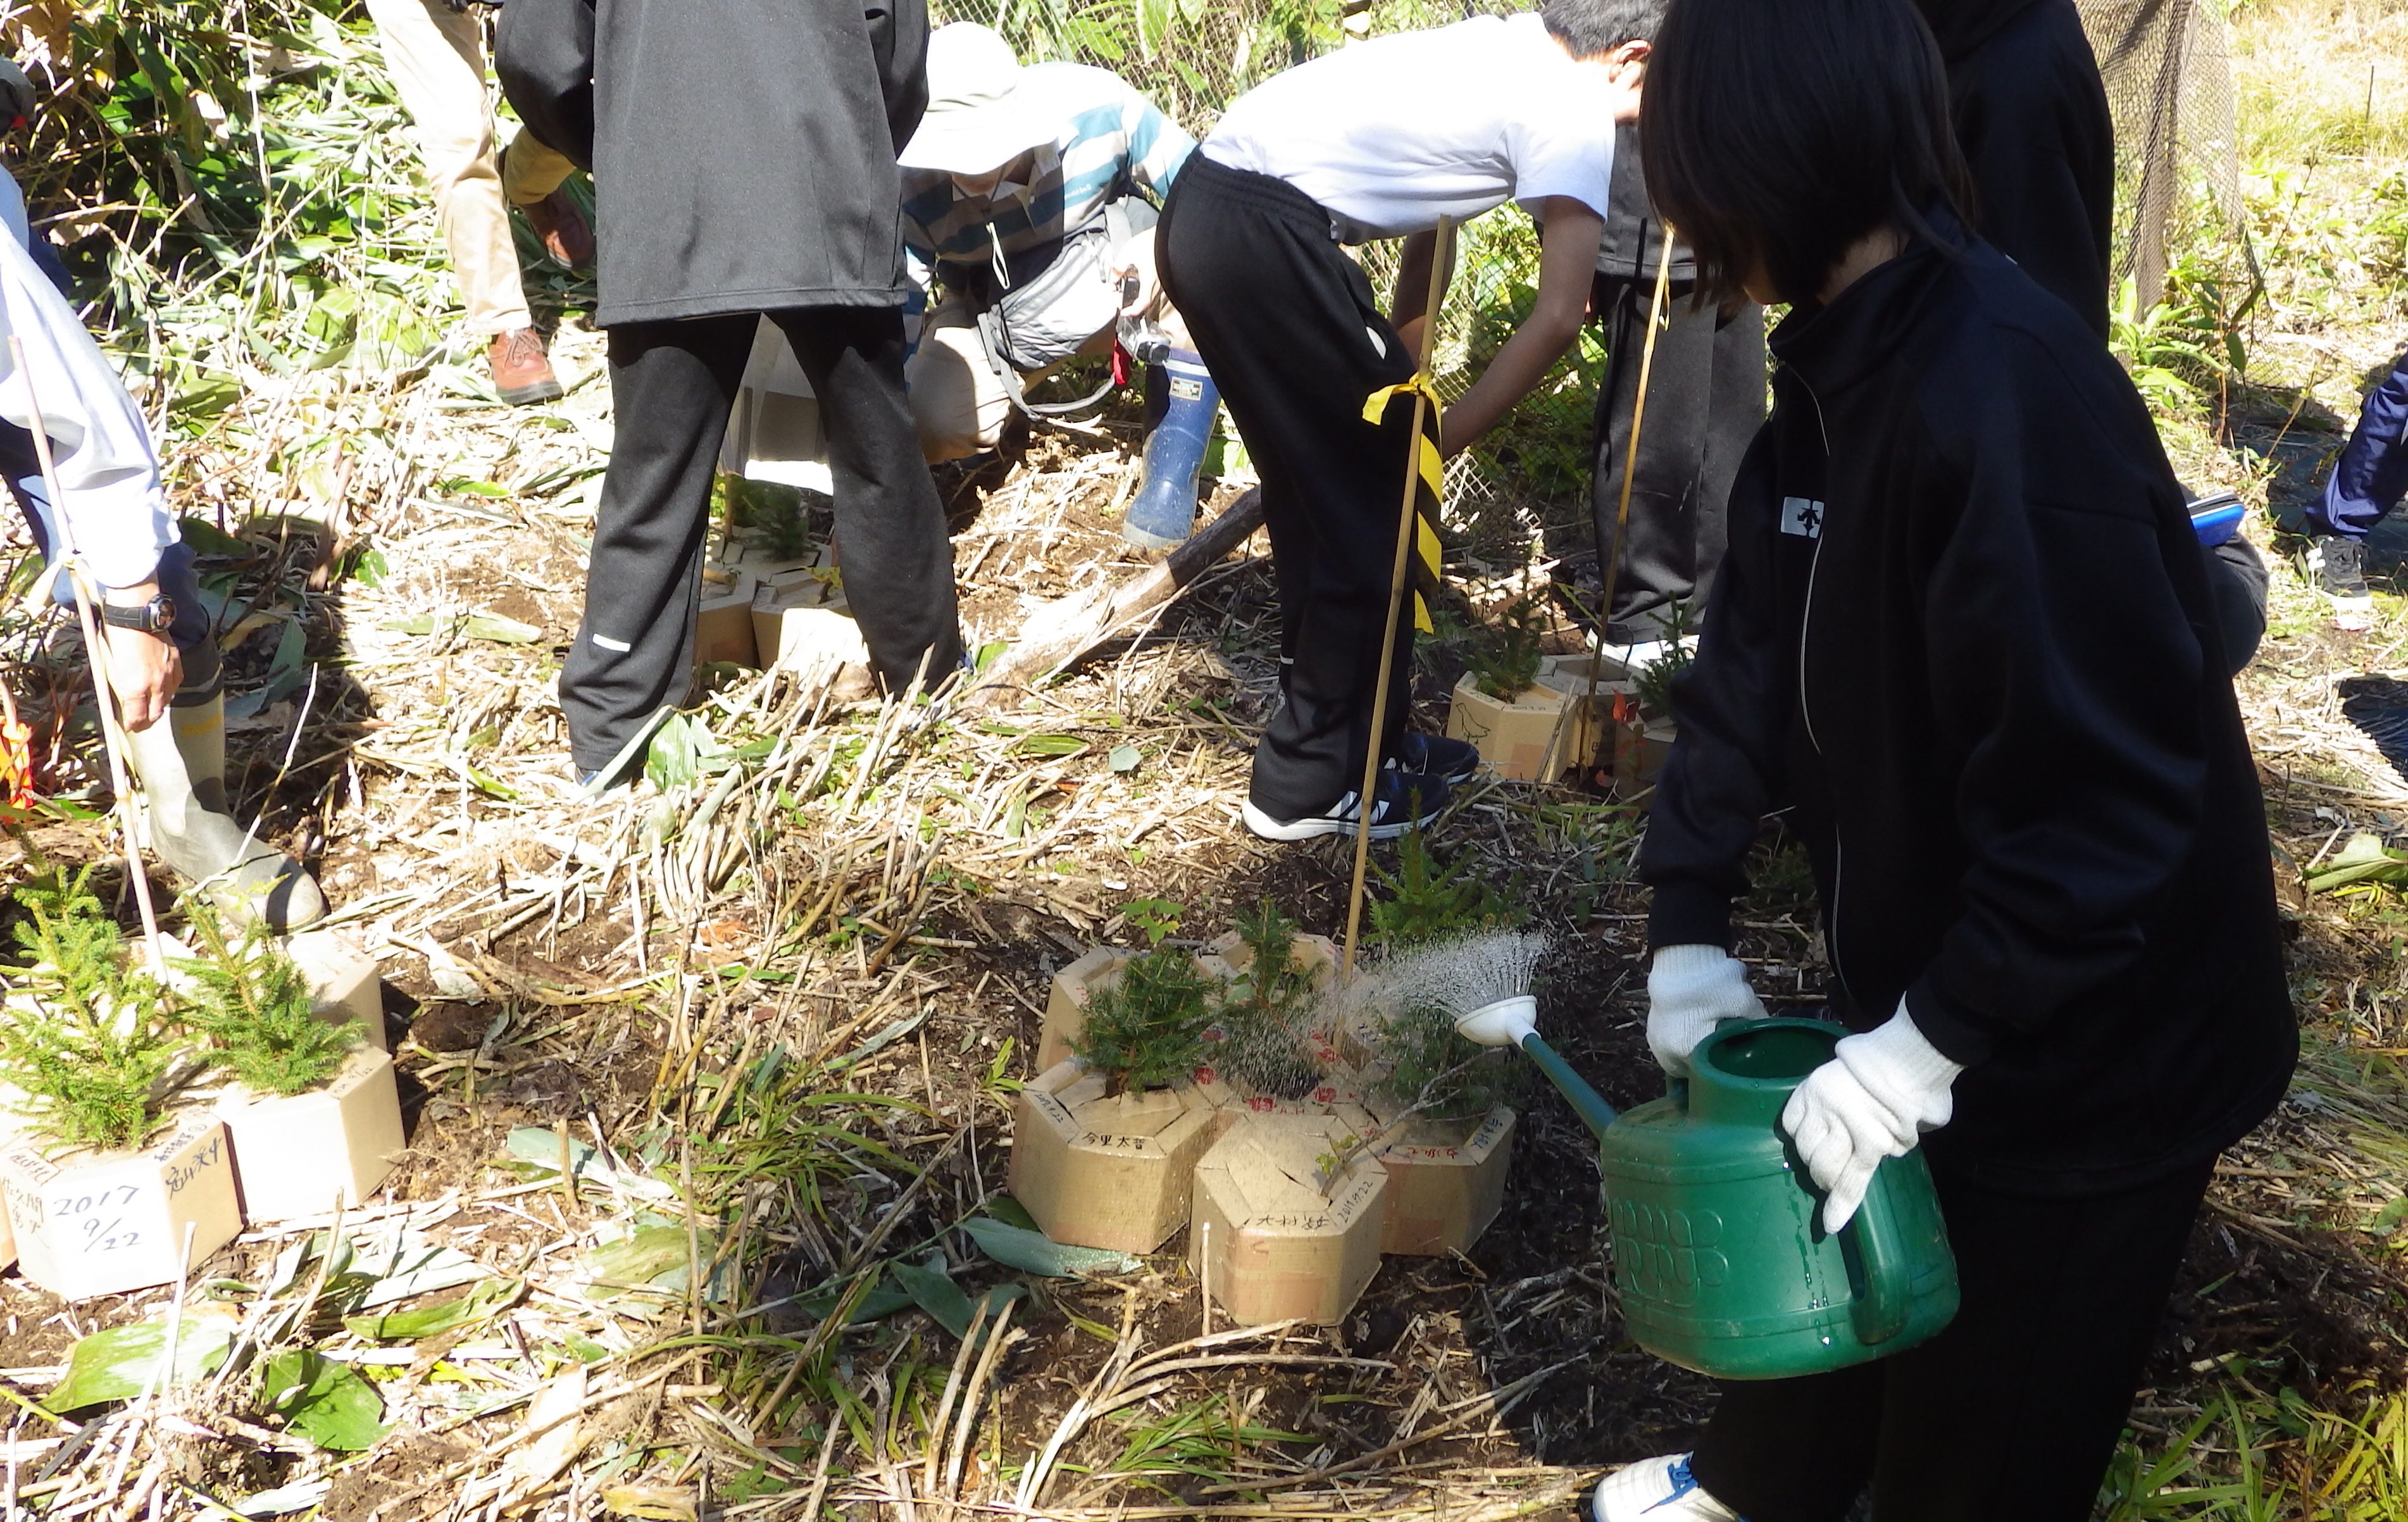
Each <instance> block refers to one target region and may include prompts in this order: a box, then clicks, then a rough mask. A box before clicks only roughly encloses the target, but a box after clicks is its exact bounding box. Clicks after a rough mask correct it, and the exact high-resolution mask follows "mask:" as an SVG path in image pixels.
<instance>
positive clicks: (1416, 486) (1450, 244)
mask: <svg viewBox="0 0 2408 1522" xmlns="http://www.w3.org/2000/svg"><path fill="white" fill-rule="evenodd" d="M1454 263H1455V219H1454V218H1453V217H1441V218H1440V219H1439V220H1438V246H1437V247H1436V248H1434V249H1432V250H1431V251H1430V278H1429V296H1428V299H1427V300H1426V301H1424V302H1423V304H1422V341H1421V352H1419V353H1418V354H1415V355H1414V356H1413V378H1412V380H1409V381H1407V382H1406V383H1405V386H1404V387H1400V388H1398V389H1400V390H1401V389H1408V388H1409V389H1411V390H1412V394H1413V428H1412V435H1411V441H1410V442H1409V443H1407V444H1406V446H1405V501H1404V506H1403V507H1401V508H1399V509H1398V510H1397V563H1396V565H1395V566H1394V567H1392V568H1391V569H1390V571H1389V573H1388V623H1387V628H1386V630H1385V632H1384V633H1383V635H1382V637H1381V639H1380V678H1379V683H1378V685H1376V686H1374V687H1373V688H1372V689H1371V737H1370V740H1369V744H1367V745H1366V746H1365V748H1364V754H1363V788H1362V791H1361V792H1359V793H1357V794H1356V795H1355V881H1354V883H1352V884H1351V885H1350V886H1349V887H1348V888H1347V890H1346V955H1345V958H1344V961H1343V962H1342V964H1341V965H1340V968H1339V969H1338V976H1339V978H1340V981H1341V982H1342V981H1343V980H1345V979H1347V978H1351V977H1353V976H1354V975H1355V931H1356V930H1357V929H1358V928H1359V927H1360V926H1361V925H1362V923H1363V872H1364V869H1366V868H1367V867H1369V865H1370V861H1371V792H1372V789H1373V788H1374V787H1376V786H1377V785H1378V783H1379V781H1380V737H1381V736H1382V735H1383V734H1385V733H1386V732H1387V727H1388V679H1389V673H1390V672H1391V671H1393V670H1394V669H1395V668H1396V664H1397V621H1398V618H1399V617H1401V616H1402V615H1403V612H1404V607H1405V571H1406V569H1407V567H1410V566H1412V556H1413V541H1414V540H1415V539H1416V538H1418V537H1419V534H1420V529H1421V516H1420V514H1419V513H1418V512H1416V511H1415V510H1414V509H1415V506H1416V498H1417V497H1418V496H1419V495H1420V491H1421V483H1422V448H1423V445H1422V421H1423V419H1424V418H1425V417H1426V416H1427V415H1428V411H1429V404H1430V389H1429V384H1430V383H1429V363H1430V350H1431V348H1432V347H1433V346H1434V345H1435V344H1436V342H1437V340H1438V307H1439V300H1440V298H1441V297H1442V296H1443V295H1445V294H1446V277H1447V271H1448V269H1449V267H1450V266H1453V265H1454ZM1374 395H1377V394H1376V393H1375V394H1374Z"/></svg>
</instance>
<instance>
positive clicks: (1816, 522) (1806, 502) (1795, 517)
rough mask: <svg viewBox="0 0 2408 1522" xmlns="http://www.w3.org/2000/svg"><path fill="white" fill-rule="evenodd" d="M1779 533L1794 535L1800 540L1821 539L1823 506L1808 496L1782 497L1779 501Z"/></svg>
mask: <svg viewBox="0 0 2408 1522" xmlns="http://www.w3.org/2000/svg"><path fill="white" fill-rule="evenodd" d="M1781 531H1782V532H1783V533H1784V534H1795V535H1797V536H1798V537H1799V538H1801V539H1819V538H1822V537H1823V504H1822V503H1820V502H1817V501H1815V500H1814V499H1813V497H1809V496H1785V497H1783V498H1782V499H1781Z"/></svg>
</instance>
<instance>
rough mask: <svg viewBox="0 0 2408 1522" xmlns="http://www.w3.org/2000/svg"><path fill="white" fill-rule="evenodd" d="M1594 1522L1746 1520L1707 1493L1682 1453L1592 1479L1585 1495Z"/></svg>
mask: <svg viewBox="0 0 2408 1522" xmlns="http://www.w3.org/2000/svg"><path fill="white" fill-rule="evenodd" d="M1589 1515H1590V1516H1592V1517H1593V1518H1595V1519H1596V1522H1747V1518H1745V1517H1743V1516H1742V1515H1739V1514H1738V1513H1737V1512H1734V1511H1732V1510H1731V1509H1730V1508H1729V1507H1727V1506H1726V1505H1724V1504H1723V1503H1722V1502H1721V1501H1718V1500H1715V1499H1714V1498H1713V1496H1711V1495H1709V1494H1707V1493H1706V1488H1705V1486H1701V1485H1699V1483H1698V1480H1697V1476H1695V1475H1693V1474H1691V1473H1690V1472H1689V1456H1688V1455H1687V1454H1658V1455H1656V1457H1653V1458H1642V1459H1641V1460H1640V1461H1639V1462H1637V1463H1636V1464H1630V1465H1626V1466H1625V1467H1623V1468H1621V1469H1618V1470H1616V1471H1614V1472H1613V1473H1611V1474H1609V1475H1607V1476H1606V1477H1605V1478H1604V1479H1602V1480H1599V1481H1598V1482H1597V1493H1596V1494H1595V1495H1593V1496H1591V1497H1590V1498H1589Z"/></svg>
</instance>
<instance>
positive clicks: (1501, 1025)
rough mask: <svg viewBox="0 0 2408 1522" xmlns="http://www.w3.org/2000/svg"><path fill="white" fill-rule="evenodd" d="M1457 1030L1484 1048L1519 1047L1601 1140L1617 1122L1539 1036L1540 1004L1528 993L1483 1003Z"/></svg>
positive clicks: (1601, 1098) (1459, 1022) (1602, 1101)
mask: <svg viewBox="0 0 2408 1522" xmlns="http://www.w3.org/2000/svg"><path fill="white" fill-rule="evenodd" d="M1455 1029H1456V1030H1458V1031H1460V1032H1461V1033H1462V1034H1463V1036H1464V1038H1465V1039H1466V1040H1468V1041H1477V1042H1479V1043H1480V1044H1481V1045H1483V1046H1518V1047H1520V1048H1521V1049H1522V1051H1523V1053H1524V1054H1525V1055H1527V1056H1528V1057H1529V1059H1530V1060H1531V1061H1532V1062H1534V1063H1537V1064H1538V1066H1539V1070H1540V1071H1541V1072H1542V1073H1545V1074H1546V1075H1547V1081H1548V1082H1549V1083H1552V1084H1555V1087H1556V1088H1557V1089H1559V1090H1561V1091H1562V1092H1563V1096H1564V1098H1566V1099H1568V1100H1570V1102H1571V1107H1572V1109H1573V1110H1574V1111H1576V1112H1578V1113H1579V1114H1580V1118H1581V1120H1582V1122H1583V1123H1584V1124H1585V1125H1586V1126H1587V1127H1588V1128H1589V1129H1590V1130H1592V1131H1595V1132H1596V1133H1597V1134H1598V1137H1599V1138H1602V1137H1603V1136H1604V1135H1605V1128H1606V1127H1609V1126H1611V1125H1613V1122H1614V1109H1613V1106H1612V1105H1610V1104H1608V1103H1606V1102H1605V1097H1604V1096H1603V1095H1601V1094H1599V1093H1598V1091H1597V1090H1595V1089H1593V1088H1591V1087H1589V1086H1588V1084H1587V1083H1586V1082H1585V1081H1584V1080H1583V1079H1582V1077H1581V1075H1580V1074H1578V1073H1576V1072H1574V1071H1572V1070H1571V1064H1570V1063H1568V1062H1566V1061H1565V1060H1564V1059H1563V1058H1562V1057H1560V1056H1558V1055H1555V1048H1554V1047H1552V1046H1549V1045H1548V1044H1547V1043H1546V1041H1544V1040H1543V1039H1541V1037H1540V1035H1539V1001H1538V1000H1537V999H1536V998H1532V997H1531V996H1530V995H1528V994H1515V995H1513V996H1512V998H1500V999H1498V1000H1496V1001H1494V1002H1493V1003H1488V1004H1483V1005H1482V1006H1480V1008H1478V1009H1476V1010H1473V1011H1471V1012H1469V1013H1468V1014H1465V1015H1463V1016H1461V1017H1460V1018H1458V1019H1457V1020H1456V1021H1455Z"/></svg>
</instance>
